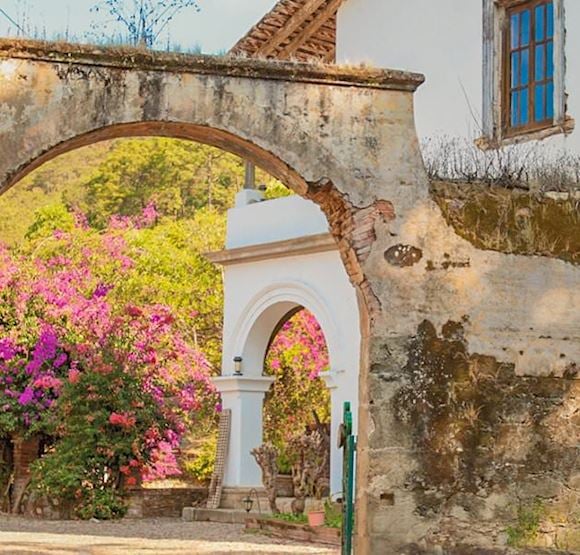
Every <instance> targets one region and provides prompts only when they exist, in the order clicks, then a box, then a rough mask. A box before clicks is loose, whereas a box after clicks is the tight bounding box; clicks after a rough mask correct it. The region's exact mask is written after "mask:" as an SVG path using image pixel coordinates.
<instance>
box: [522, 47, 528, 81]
mask: <svg viewBox="0 0 580 555" xmlns="http://www.w3.org/2000/svg"><path fill="white" fill-rule="evenodd" d="M520 65H521V73H520V75H521V77H520V83H521V84H522V85H527V84H528V83H529V82H530V51H529V49H526V50H522V53H521V64H520Z"/></svg>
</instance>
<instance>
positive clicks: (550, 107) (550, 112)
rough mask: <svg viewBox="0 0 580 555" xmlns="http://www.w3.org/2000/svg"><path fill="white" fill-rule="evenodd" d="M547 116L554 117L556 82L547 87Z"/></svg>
mask: <svg viewBox="0 0 580 555" xmlns="http://www.w3.org/2000/svg"><path fill="white" fill-rule="evenodd" d="M546 118H547V119H554V83H548V85H547V87H546Z"/></svg>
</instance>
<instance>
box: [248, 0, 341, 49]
mask: <svg viewBox="0 0 580 555" xmlns="http://www.w3.org/2000/svg"><path fill="white" fill-rule="evenodd" d="M325 2H326V0H307V1H306V3H305V4H304V5H303V6H302V7H301V8H300V9H299V10H298V11H297V12H296V13H295V14H294V15H293V16H292V17H291V18H290V20H289V21H288V22H287V23H286V25H285V26H284V27H282V28H281V29H280V32H278V33H276V35H275V36H274V37H273V38H272V40H271V41H270V42H268V43H267V44H265V45H264V46H262V47H261V48H260V49H258V51H257V52H256V55H257V56H268V55H269V54H272V53H273V52H274V51H275V50H276V49H277V48H278V47H279V46H280V45H281V44H282V43H283V42H284V41H286V40H287V39H289V38H290V37H291V36H292V35H293V34H294V33H295V32H296V31H298V30H299V29H300V28H301V27H302V25H304V22H305V21H306V20H307V19H308V18H309V17H311V16H312V14H313V13H315V12H316V11H317V10H318V9H319V8H320V6H322V5H323V4H324V3H325ZM331 3H334V2H333V0H331ZM299 36H300V38H302V37H303V36H304V35H303V34H302V33H300V35H299Z"/></svg>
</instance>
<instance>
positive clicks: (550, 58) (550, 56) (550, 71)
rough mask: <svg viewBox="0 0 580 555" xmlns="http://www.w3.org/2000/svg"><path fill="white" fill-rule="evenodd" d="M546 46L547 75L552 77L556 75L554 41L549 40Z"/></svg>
mask: <svg viewBox="0 0 580 555" xmlns="http://www.w3.org/2000/svg"><path fill="white" fill-rule="evenodd" d="M546 47H547V49H548V51H547V54H546V74H547V75H546V76H547V77H548V78H549V79H552V78H553V77H554V43H553V42H549V43H548V44H547V45H546Z"/></svg>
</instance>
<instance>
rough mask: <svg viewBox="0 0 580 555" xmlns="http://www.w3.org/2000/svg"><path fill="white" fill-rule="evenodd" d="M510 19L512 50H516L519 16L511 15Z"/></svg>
mask: <svg viewBox="0 0 580 555" xmlns="http://www.w3.org/2000/svg"><path fill="white" fill-rule="evenodd" d="M511 19H512V28H511V34H512V49H513V48H518V46H519V45H520V15H519V14H514V15H512V18H511Z"/></svg>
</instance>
